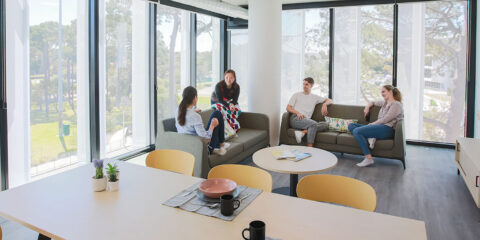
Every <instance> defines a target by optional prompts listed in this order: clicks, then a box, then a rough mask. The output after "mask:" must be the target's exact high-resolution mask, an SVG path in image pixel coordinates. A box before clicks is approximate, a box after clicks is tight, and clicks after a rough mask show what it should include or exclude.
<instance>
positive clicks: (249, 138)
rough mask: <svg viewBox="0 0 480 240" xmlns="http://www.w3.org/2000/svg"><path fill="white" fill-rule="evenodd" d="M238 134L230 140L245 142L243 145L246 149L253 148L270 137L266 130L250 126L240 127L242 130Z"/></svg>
mask: <svg viewBox="0 0 480 240" xmlns="http://www.w3.org/2000/svg"><path fill="white" fill-rule="evenodd" d="M237 135H238V136H237V137H234V138H232V139H230V140H229V141H228V142H234V143H241V144H244V146H243V147H244V148H245V149H249V148H251V147H252V146H254V145H256V144H258V143H259V142H261V141H262V140H264V139H265V138H267V137H268V136H267V131H266V130H257V129H249V128H240V130H239V131H238V132H237Z"/></svg>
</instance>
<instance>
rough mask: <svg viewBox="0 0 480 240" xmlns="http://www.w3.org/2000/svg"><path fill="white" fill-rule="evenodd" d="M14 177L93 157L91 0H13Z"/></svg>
mask: <svg viewBox="0 0 480 240" xmlns="http://www.w3.org/2000/svg"><path fill="white" fill-rule="evenodd" d="M6 8H7V11H6V15H7V16H6V20H7V22H8V24H7V32H6V37H7V43H6V44H7V45H6V51H7V52H6V54H7V59H8V61H7V63H6V64H7V69H8V71H7V92H8V96H7V97H8V102H9V106H8V143H9V146H8V148H9V150H8V154H9V156H8V159H9V169H8V170H9V185H10V187H15V186H18V185H21V184H23V183H26V182H28V181H29V180H31V179H32V178H33V177H37V176H39V175H40V174H44V173H47V172H51V171H53V170H57V169H61V168H64V167H66V166H75V165H78V163H81V162H87V161H89V156H90V154H89V152H90V151H89V149H90V146H89V134H88V133H89V125H88V124H89V121H88V119H89V113H88V75H87V74H88V56H87V53H88V44H87V43H88V42H87V37H88V36H87V33H88V31H87V23H88V19H87V16H88V14H87V3H86V1H80V0H72V1H58V0H37V1H24V0H9V1H7V3H6Z"/></svg>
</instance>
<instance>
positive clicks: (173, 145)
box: [155, 132, 210, 178]
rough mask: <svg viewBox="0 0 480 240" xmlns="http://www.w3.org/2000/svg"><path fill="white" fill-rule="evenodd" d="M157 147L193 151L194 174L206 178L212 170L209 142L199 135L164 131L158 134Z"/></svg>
mask: <svg viewBox="0 0 480 240" xmlns="http://www.w3.org/2000/svg"><path fill="white" fill-rule="evenodd" d="M155 149H176V150H180V151H184V152H188V153H191V154H192V155H193V156H194V157H195V167H194V168H193V175H194V176H195V177H202V178H206V177H207V175H208V172H209V171H210V163H209V161H208V152H207V144H206V143H205V142H204V141H202V139H201V138H200V137H198V136H193V135H187V134H179V133H176V132H163V133H159V134H158V136H157V141H156V143H155Z"/></svg>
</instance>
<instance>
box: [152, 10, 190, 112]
mask: <svg viewBox="0 0 480 240" xmlns="http://www.w3.org/2000/svg"><path fill="white" fill-rule="evenodd" d="M187 86H190V12H187V11H183V10H179V9H176V8H171V7H166V6H163V5H157V106H158V119H165V118H170V117H174V116H175V111H176V109H177V107H178V104H179V102H180V101H181V98H182V91H183V89H184V88H185V87H187Z"/></svg>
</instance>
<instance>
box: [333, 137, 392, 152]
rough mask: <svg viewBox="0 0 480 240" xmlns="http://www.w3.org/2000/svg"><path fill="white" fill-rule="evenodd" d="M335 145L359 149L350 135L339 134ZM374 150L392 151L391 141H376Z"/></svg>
mask: <svg viewBox="0 0 480 240" xmlns="http://www.w3.org/2000/svg"><path fill="white" fill-rule="evenodd" d="M337 144H340V145H346V146H353V147H360V146H358V143H357V141H356V140H355V138H354V137H353V135H352V134H349V133H341V134H339V135H338V137H337ZM375 148H376V149H392V148H393V139H392V140H390V139H388V140H377V141H376V142H375Z"/></svg>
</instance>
